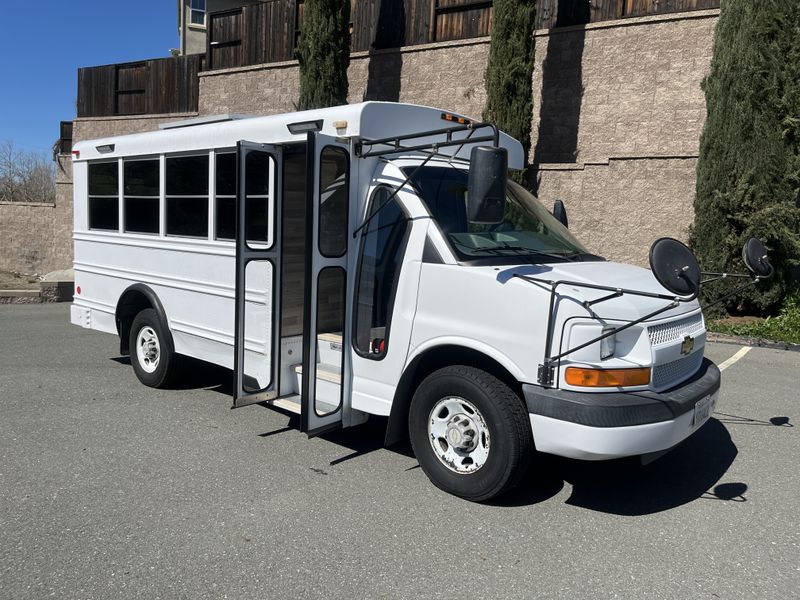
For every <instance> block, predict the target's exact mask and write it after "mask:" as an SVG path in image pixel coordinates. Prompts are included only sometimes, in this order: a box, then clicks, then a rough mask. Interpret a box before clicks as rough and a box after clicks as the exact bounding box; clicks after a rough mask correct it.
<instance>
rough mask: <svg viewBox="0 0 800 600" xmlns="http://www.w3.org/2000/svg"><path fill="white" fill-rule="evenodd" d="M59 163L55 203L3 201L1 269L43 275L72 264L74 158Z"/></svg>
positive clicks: (61, 158)
mask: <svg viewBox="0 0 800 600" xmlns="http://www.w3.org/2000/svg"><path fill="white" fill-rule="evenodd" d="M57 163H58V165H57V174H56V197H55V202H42V203H29V202H0V270H2V271H13V272H19V273H27V274H34V273H36V274H40V275H42V274H45V273H49V272H50V271H56V270H59V269H66V268H69V267H71V266H72V160H71V159H70V157H69V156H63V155H62V156H58V159H57Z"/></svg>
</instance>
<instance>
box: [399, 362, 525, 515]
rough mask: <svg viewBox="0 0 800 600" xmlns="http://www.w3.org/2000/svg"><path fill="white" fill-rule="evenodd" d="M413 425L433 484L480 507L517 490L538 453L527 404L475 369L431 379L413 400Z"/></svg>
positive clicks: (419, 456) (449, 369) (455, 370)
mask: <svg viewBox="0 0 800 600" xmlns="http://www.w3.org/2000/svg"><path fill="white" fill-rule="evenodd" d="M408 426H409V427H408V429H409V433H410V437H411V446H412V448H413V449H414V454H415V455H416V457H417V460H418V461H419V465H420V467H421V468H422V470H423V471H424V472H425V474H426V475H427V476H428V478H429V479H430V480H431V481H432V482H433V484H434V485H435V486H436V487H438V488H440V489H442V490H444V491H445V492H448V493H450V494H453V495H455V496H459V497H461V498H465V499H467V500H471V501H475V502H481V501H486V500H490V499H491V498H495V497H496V496H499V495H501V494H503V493H505V492H507V491H509V490H510V489H512V488H513V487H514V486H515V485H517V483H519V480H520V479H521V478H522V476H523V475H524V474H525V472H526V471H527V468H528V465H529V464H530V460H531V457H532V455H533V452H534V446H533V435H532V433H531V426H530V420H529V418H528V413H527V410H526V408H525V406H524V404H523V403H522V400H520V398H519V396H517V395H516V394H515V393H514V392H513V391H512V390H511V388H509V387H508V386H507V385H506V384H504V383H503V382H502V381H500V380H499V379H497V378H496V377H494V376H493V375H490V374H489V373H486V372H485V371H481V370H480V369H476V368H474V367H467V366H451V367H446V368H443V369H440V370H438V371H435V372H434V373H432V374H431V375H429V376H428V377H427V378H425V379H424V380H423V382H422V383H421V384H420V385H419V387H418V388H417V390H416V392H415V393H414V397H413V398H412V400H411V409H410V411H409V415H408ZM453 429H454V430H456V431H455V433H454V432H452V431H451V430H453ZM459 444H460V445H459Z"/></svg>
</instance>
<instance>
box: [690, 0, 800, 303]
mask: <svg viewBox="0 0 800 600" xmlns="http://www.w3.org/2000/svg"><path fill="white" fill-rule="evenodd" d="M703 89H704V91H705V95H706V106H707V112H708V114H707V119H706V123H705V128H704V130H703V135H702V138H701V140H700V158H699V161H698V165H697V195H696V197H695V202H694V209H695V222H694V226H693V229H692V233H691V244H692V246H693V248H694V250H695V252H696V253H697V256H698V258H699V260H700V264H701V266H702V267H703V268H704V269H705V270H708V271H721V272H736V271H739V272H741V270H742V268H743V267H742V261H741V247H742V245H743V243H744V241H745V240H746V239H747V238H748V237H749V236H750V235H755V236H757V237H759V238H761V239H762V241H764V243H765V244H766V245H767V247H768V248H769V250H770V255H771V258H772V263H773V265H774V266H775V267H776V271H777V272H776V276H775V279H774V281H773V282H772V283H771V285H769V286H768V287H767V286H765V285H763V284H762V285H761V286H759V288H760V289H757V290H751V291H749V292H747V293H745V294H744V295H743V296H742V297H740V298H739V300H738V305H729V307H728V308H737V309H753V308H755V309H760V310H766V311H770V310H774V309H775V308H777V307H778V306H779V304H780V302H781V301H782V299H783V298H784V297H785V295H786V293H787V292H788V291H789V288H791V287H792V286H793V284H792V275H791V273H792V270H793V268H794V267H796V266H797V264H798V257H800V3H799V2H798V0H758V1H757V2H754V1H753V0H723V2H722V7H721V14H720V18H719V21H718V23H717V28H716V32H715V37H714V54H713V57H712V61H711V71H710V73H709V75H708V77H707V78H706V79H705V81H704V82H703ZM710 295H713V294H710Z"/></svg>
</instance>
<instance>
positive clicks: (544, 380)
mask: <svg viewBox="0 0 800 600" xmlns="http://www.w3.org/2000/svg"><path fill="white" fill-rule="evenodd" d="M514 277H517V278H519V279H523V280H525V281H527V282H529V283H536V284H545V285H549V286H550V310H549V316H548V319H547V335H546V337H545V346H544V349H545V356H544V361H543V362H542V364H541V365H539V373H538V381H539V384H540V385H542V386H543V387H552V385H553V383H554V380H555V367H556V364H557V363H558V362H559V361H560V360H561V359H562V358H564V357H565V356H567V355H568V354H570V353H572V352H575V351H576V350H581V349H583V348H586V347H587V346H591V345H592V344H596V343H597V342H599V341H601V340H604V339H606V338H608V337H611V336H612V335H616V334H617V333H619V332H620V331H625V330H626V329H628V328H630V327H633V326H635V325H638V324H639V323H642V322H643V321H646V320H647V319H652V318H653V317H656V316H658V315H660V314H661V313H664V312H666V311H668V310H670V309H672V308H675V307H676V306H678V305H679V304H680V303H681V302H691V301H692V300H694V299H696V298H697V295H698V293H699V290H695V291H694V293H693V294H692V295H691V296H687V297H685V298H684V297H679V296H669V295H667V294H655V293H653V292H642V291H639V290H629V289H625V288H615V287H609V286H606V285H597V284H592V283H582V282H578V281H564V280H561V281H553V280H550V279H539V278H538V277H531V276H529V275H514ZM559 285H573V286H578V287H583V288H588V289H593V290H602V291H608V292H611V294H608V295H607V296H603V297H601V298H597V299H596V300H592V301H586V302H584V303H583V306H584V308H586V309H587V310H588V309H589V307H590V306H592V305H594V304H599V303H601V302H605V301H607V300H612V299H614V298H619V297H620V296H623V295H624V294H631V295H633V296H644V297H645V298H658V299H660V300H669V304H667V305H666V306H663V307H662V308H659V309H658V310H655V311H653V312H651V313H650V314H647V315H645V316H643V317H641V318H639V319H636V320H635V321H632V322H630V323H626V324H625V325H622V326H621V327H616V328H614V329H612V330H611V331H607V332H606V333H604V334H602V335H600V336H598V337H596V338H595V339H593V340H590V341H588V342H585V343H583V344H581V345H579V346H576V347H575V348H570V349H569V350H567V351H565V352H562V353H561V354H558V355H556V356H553V355H552V346H553V336H554V334H555V325H556V323H555V308H556V297H557V296H558V294H557V293H556V289H557V288H558V286H559Z"/></svg>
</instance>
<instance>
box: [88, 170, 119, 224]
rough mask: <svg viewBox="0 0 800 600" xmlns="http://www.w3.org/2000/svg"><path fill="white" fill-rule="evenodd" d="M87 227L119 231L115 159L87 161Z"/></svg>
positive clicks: (117, 174) (117, 171)
mask: <svg viewBox="0 0 800 600" xmlns="http://www.w3.org/2000/svg"><path fill="white" fill-rule="evenodd" d="M88 178H89V182H88V183H89V229H102V230H106V231H119V166H118V164H117V161H114V162H102V163H89V173H88Z"/></svg>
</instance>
